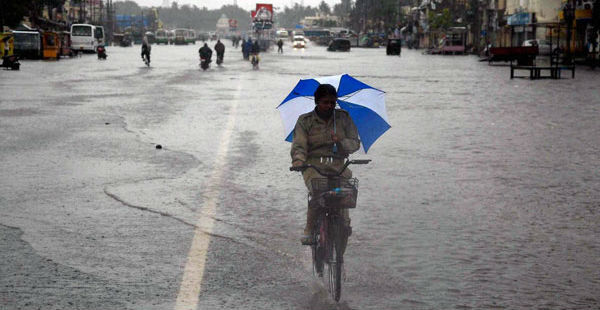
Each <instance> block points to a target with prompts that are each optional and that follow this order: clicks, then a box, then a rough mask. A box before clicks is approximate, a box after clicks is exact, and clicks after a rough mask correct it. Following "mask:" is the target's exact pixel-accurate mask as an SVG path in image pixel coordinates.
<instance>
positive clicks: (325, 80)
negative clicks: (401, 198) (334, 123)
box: [277, 74, 390, 153]
mask: <svg viewBox="0 0 600 310" xmlns="http://www.w3.org/2000/svg"><path fill="white" fill-rule="evenodd" d="M320 84H331V85H333V86H334V87H335V88H336V89H337V95H338V100H337V103H338V105H339V107H340V108H342V109H344V110H346V111H348V113H349V114H350V117H352V120H353V121H354V124H355V125H356V128H357V129H358V135H359V137H360V142H361V146H362V149H363V150H364V151H365V153H366V152H367V151H368V150H369V148H370V147H371V145H373V143H374V142H375V140H377V139H378V138H379V137H380V136H381V135H382V134H383V133H384V132H386V131H387V130H388V129H390V125H389V124H388V119H387V113H386V111H385V92H383V91H381V90H379V89H376V88H373V87H371V86H369V85H367V84H365V83H363V82H361V81H359V80H357V79H355V78H353V77H351V76H350V75H348V74H344V75H335V76H325V77H320V78H314V79H306V80H300V82H298V84H297V85H296V87H294V89H293V90H292V92H291V93H290V94H289V95H288V96H287V97H286V98H285V99H284V100H283V102H282V103H281V104H279V106H278V107H277V110H279V113H280V114H281V118H282V120H283V127H284V129H285V136H286V138H285V140H286V141H288V142H292V135H293V133H294V127H295V126H296V122H297V121H298V117H299V116H300V115H302V114H304V113H308V112H310V111H312V110H313V109H314V108H315V97H314V93H315V90H316V89H317V87H318V86H319V85H320Z"/></svg>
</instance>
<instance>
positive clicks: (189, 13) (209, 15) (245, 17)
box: [114, 1, 251, 31]
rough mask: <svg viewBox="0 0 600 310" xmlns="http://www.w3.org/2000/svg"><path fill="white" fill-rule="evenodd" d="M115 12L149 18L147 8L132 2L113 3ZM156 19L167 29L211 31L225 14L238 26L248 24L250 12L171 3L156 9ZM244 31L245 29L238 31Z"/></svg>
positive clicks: (230, 6)
mask: <svg viewBox="0 0 600 310" xmlns="http://www.w3.org/2000/svg"><path fill="white" fill-rule="evenodd" d="M114 4H115V11H116V14H117V15H140V14H142V11H143V14H144V16H151V15H148V14H150V10H149V9H148V8H142V7H139V6H138V5H137V3H135V2H133V1H124V2H115V3H114ZM157 10H158V17H159V19H160V20H161V21H162V22H163V24H164V26H165V27H166V28H167V29H174V28H192V29H196V30H203V31H212V30H215V29H216V25H217V21H218V20H219V18H221V15H223V14H225V15H226V16H227V18H230V19H237V20H238V25H239V26H243V25H249V24H250V17H251V16H250V12H248V11H245V10H243V9H241V8H240V7H238V6H233V5H224V6H222V7H221V8H220V9H217V10H208V9H207V8H206V7H202V8H199V7H197V6H195V5H193V6H190V5H189V4H184V5H182V6H179V4H178V3H177V2H173V3H172V4H171V7H168V8H162V7H161V8H158V9H157ZM240 30H242V31H243V30H245V29H240Z"/></svg>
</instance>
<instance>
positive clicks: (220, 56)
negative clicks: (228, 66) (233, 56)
mask: <svg viewBox="0 0 600 310" xmlns="http://www.w3.org/2000/svg"><path fill="white" fill-rule="evenodd" d="M215 52H217V64H218V63H219V62H223V56H224V55H225V44H223V43H221V40H217V44H215Z"/></svg>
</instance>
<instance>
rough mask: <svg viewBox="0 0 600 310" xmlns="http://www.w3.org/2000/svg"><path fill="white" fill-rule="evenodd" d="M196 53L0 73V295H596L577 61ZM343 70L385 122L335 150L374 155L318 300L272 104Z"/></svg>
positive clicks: (347, 303)
mask: <svg viewBox="0 0 600 310" xmlns="http://www.w3.org/2000/svg"><path fill="white" fill-rule="evenodd" d="M210 45H214V42H211V43H210ZM199 47H200V46H199V45H196V46H153V48H152V64H151V67H150V68H146V67H145V66H144V64H143V62H142V60H141V59H140V54H139V46H135V47H133V48H120V47H111V48H109V49H108V51H107V52H108V60H107V61H99V60H97V59H96V57H95V56H94V55H83V56H82V57H79V58H73V59H64V60H61V61H59V62H42V61H23V63H22V66H21V71H18V72H12V71H0V88H1V89H2V92H3V95H2V96H1V97H0V142H1V143H2V146H3V148H2V150H1V151H0V167H1V171H2V172H3V173H2V177H1V178H0V236H1V237H0V259H1V260H2V261H3V264H1V265H0V308H2V309H38V308H42V309H185V308H186V307H187V308H192V309H193V308H197V309H319V310H321V309H357V310H358V309H597V308H599V307H600V299H599V298H598V291H600V269H598V266H599V265H600V241H599V240H600V226H599V225H598V224H599V223H600V211H599V209H600V193H599V191H598V188H600V170H599V169H598V167H600V155H599V154H600V138H599V135H598V133H599V132H600V122H598V115H600V113H599V112H600V111H599V110H600V97H599V92H598V79H599V73H598V72H592V71H588V70H587V69H581V70H578V71H577V75H576V79H563V80H560V81H556V80H539V81H530V80H523V79H515V80H510V79H509V75H510V72H509V68H508V67H499V66H488V65H487V63H480V62H478V61H477V59H476V58H474V57H471V56H455V57H442V56H425V55H421V53H420V52H419V51H414V50H406V49H404V50H403V54H402V56H401V57H395V56H385V50H384V49H353V50H352V51H351V52H350V53H329V52H326V51H325V49H324V48H323V47H317V46H309V47H308V48H306V49H305V50H292V49H291V48H290V47H289V45H288V46H284V54H277V53H275V52H271V53H266V54H264V55H262V62H261V64H260V70H258V71H255V70H252V69H251V65H250V64H249V63H248V62H246V61H243V60H242V57H241V52H240V50H239V49H237V50H236V49H232V48H231V44H230V42H227V44H226V48H227V49H226V53H225V64H224V66H223V67H221V68H219V67H216V66H214V63H213V66H211V68H210V69H209V70H208V71H206V72H203V71H201V70H200V69H199V66H198V62H199V61H198V54H197V49H198V48H199ZM342 73H348V74H351V75H353V76H354V77H356V78H357V79H359V80H361V81H364V82H365V83H367V84H369V85H371V86H373V87H376V88H378V89H381V90H384V91H385V92H386V104H387V113H388V117H389V121H390V124H391V126H392V128H391V129H390V130H389V131H388V132H386V133H385V134H384V135H383V136H382V137H381V138H380V139H379V140H378V141H377V142H376V143H375V144H374V145H373V146H372V148H371V149H370V150H369V153H368V154H356V155H353V156H352V158H355V159H358V158H369V159H372V160H373V161H372V163H371V164H369V165H366V166H357V167H355V168H354V169H353V171H354V175H355V176H356V177H357V178H358V179H359V180H360V188H359V199H358V207H357V208H356V209H355V210H352V211H351V217H352V223H353V235H352V237H351V240H350V241H349V245H348V249H347V251H346V256H345V268H346V282H345V283H344V284H343V291H342V300H341V302H340V304H338V305H336V304H335V303H334V302H332V301H331V299H330V297H329V296H328V294H327V289H326V285H324V284H323V283H322V282H321V281H319V280H316V279H315V278H314V277H313V275H312V271H311V270H312V267H311V261H310V253H309V250H308V249H307V248H304V247H301V246H300V244H299V237H300V234H301V231H302V228H303V225H304V220H305V212H306V207H305V203H306V202H305V199H306V193H305V187H304V185H303V182H302V180H301V177H300V175H299V174H297V173H292V172H289V170H288V167H289V165H290V157H289V148H290V144H289V143H287V142H285V141H284V140H283V139H284V130H283V126H282V123H281V120H280V118H279V113H278V111H277V110H276V109H275V108H276V107H277V105H278V104H279V103H280V102H281V101H282V100H283V99H284V98H285V97H286V96H287V94H288V93H289V92H290V91H291V89H292V88H293V87H294V86H295V85H296V83H297V82H298V80H299V79H300V78H310V77H315V76H326V75H337V74H342ZM157 145H160V146H161V148H157ZM190 262H193V263H191V264H190ZM190 265H192V266H193V267H194V266H195V267H194V268H191V269H190ZM200 267H201V268H200ZM182 283H183V285H182ZM186 295H190V296H192V300H191V304H190V303H186V302H183V301H182V300H184V299H185V298H184V297H185V296H186ZM194 298H195V299H194ZM188 301H189V300H188Z"/></svg>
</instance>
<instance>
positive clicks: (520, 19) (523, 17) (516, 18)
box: [508, 12, 531, 26]
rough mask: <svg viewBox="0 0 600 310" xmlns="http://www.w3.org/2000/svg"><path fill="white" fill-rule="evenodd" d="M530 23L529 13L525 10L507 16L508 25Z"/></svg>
mask: <svg viewBox="0 0 600 310" xmlns="http://www.w3.org/2000/svg"><path fill="white" fill-rule="evenodd" d="M529 23H531V14H530V13H527V12H521V13H515V14H513V15H511V16H509V17H508V24H509V25H510V26H517V25H527V24H529Z"/></svg>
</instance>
